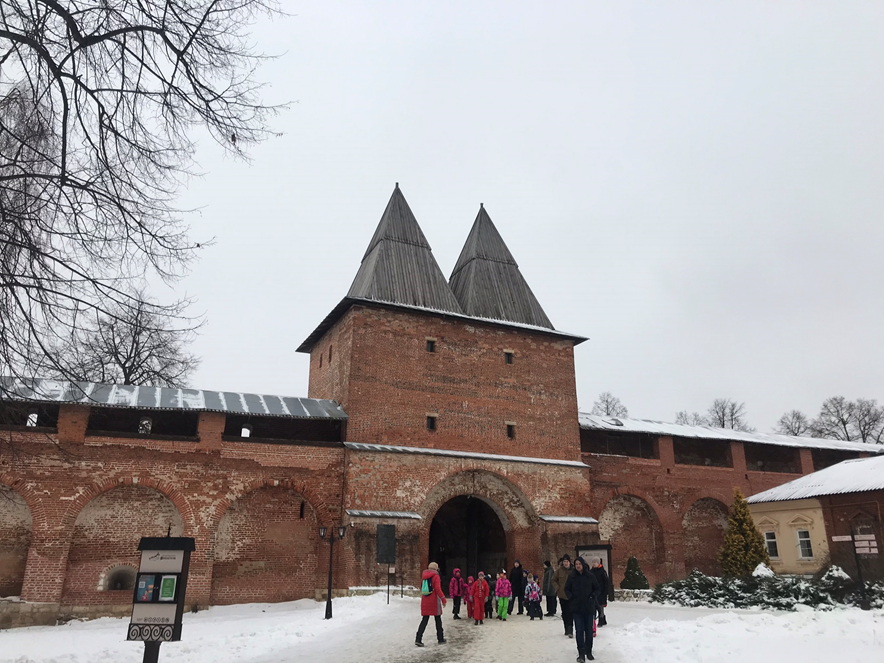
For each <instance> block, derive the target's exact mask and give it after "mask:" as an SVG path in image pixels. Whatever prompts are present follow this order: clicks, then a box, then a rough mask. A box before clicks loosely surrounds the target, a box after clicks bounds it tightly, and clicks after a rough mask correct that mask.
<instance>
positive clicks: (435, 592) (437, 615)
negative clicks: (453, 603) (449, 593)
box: [414, 562, 447, 647]
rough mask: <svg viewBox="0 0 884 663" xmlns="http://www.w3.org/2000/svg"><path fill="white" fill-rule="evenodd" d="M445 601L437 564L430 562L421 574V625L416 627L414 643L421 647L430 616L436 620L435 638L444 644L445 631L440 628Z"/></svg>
mask: <svg viewBox="0 0 884 663" xmlns="http://www.w3.org/2000/svg"><path fill="white" fill-rule="evenodd" d="M446 603H447V601H446V600H445V594H443V593H442V580H441V579H440V578H439V565H438V564H436V562H430V564H429V566H427V570H426V571H424V572H423V574H422V575H421V625H420V626H418V628H417V636H416V637H415V639H414V644H416V645H417V646H418V647H423V646H424V643H423V639H424V631H425V630H426V628H427V622H429V621H430V617H433V619H434V620H435V621H436V639H437V640H438V641H439V644H440V645H442V644H445V633H444V632H443V630H442V608H444V607H445V604H446Z"/></svg>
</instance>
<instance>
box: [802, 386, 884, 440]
mask: <svg viewBox="0 0 884 663" xmlns="http://www.w3.org/2000/svg"><path fill="white" fill-rule="evenodd" d="M810 433H811V435H812V436H813V437H827V438H830V439H833V440H858V441H861V442H869V443H876V444H882V443H884V406H880V405H878V401H876V400H874V399H864V398H859V399H857V400H856V401H849V400H847V399H846V398H844V397H843V396H833V397H832V398H827V399H826V400H825V401H823V405H822V407H821V408H820V414H819V416H818V417H817V418H816V419H814V420H813V422H812V423H811V426H810Z"/></svg>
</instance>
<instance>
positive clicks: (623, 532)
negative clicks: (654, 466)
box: [598, 494, 665, 587]
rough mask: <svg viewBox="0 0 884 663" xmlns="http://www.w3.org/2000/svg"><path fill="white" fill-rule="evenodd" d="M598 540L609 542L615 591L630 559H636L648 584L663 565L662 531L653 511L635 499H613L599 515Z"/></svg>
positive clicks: (655, 579) (646, 504) (637, 498)
mask: <svg viewBox="0 0 884 663" xmlns="http://www.w3.org/2000/svg"><path fill="white" fill-rule="evenodd" d="M598 520H599V538H600V539H601V540H602V541H610V543H611V545H612V548H611V561H612V567H613V569H612V570H613V573H612V576H613V581H614V583H615V585H616V586H618V587H619V585H620V581H621V580H623V573H624V571H625V570H626V561H627V560H628V559H629V558H630V557H633V556H634V557H635V558H636V559H638V562H639V565H640V566H641V568H642V570H643V571H644V573H645V575H646V576H647V578H648V580H649V581H650V583H651V584H652V585H653V584H654V583H655V582H657V579H658V577H659V576H660V571H661V567H662V565H663V563H664V559H665V554H664V547H663V546H664V541H663V527H662V526H661V524H660V518H659V517H658V516H657V513H656V511H654V508H653V507H652V506H651V505H650V504H648V503H647V502H646V501H645V500H643V499H641V498H640V497H636V496H635V495H628V494H621V495H615V496H614V497H612V498H611V499H610V500H608V503H607V504H605V508H604V509H602V512H601V514H599V519H598Z"/></svg>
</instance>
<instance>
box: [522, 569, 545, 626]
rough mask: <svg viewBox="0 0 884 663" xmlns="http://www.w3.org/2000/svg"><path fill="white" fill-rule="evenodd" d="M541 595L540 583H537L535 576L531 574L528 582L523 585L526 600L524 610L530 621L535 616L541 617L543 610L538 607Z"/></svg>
mask: <svg viewBox="0 0 884 663" xmlns="http://www.w3.org/2000/svg"><path fill="white" fill-rule="evenodd" d="M542 596H543V593H542V590H541V589H540V585H538V584H537V576H536V575H534V576H531V579H530V580H529V581H528V584H527V585H525V601H526V602H527V606H526V610H527V612H528V616H529V617H530V618H531V621H532V622H533V621H534V618H535V617H539V618H540V619H543V610H541V608H540V599H541V597H542Z"/></svg>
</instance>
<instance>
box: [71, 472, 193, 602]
mask: <svg viewBox="0 0 884 663" xmlns="http://www.w3.org/2000/svg"><path fill="white" fill-rule="evenodd" d="M169 525H171V526H172V536H181V535H182V532H183V530H184V526H183V523H182V520H181V514H180V513H178V509H177V508H176V507H175V505H174V504H173V503H172V502H171V501H170V500H169V498H167V497H166V496H165V495H163V494H162V493H161V492H159V491H157V490H154V489H152V488H144V487H141V486H120V487H119V488H114V489H113V490H110V491H108V492H106V493H103V494H101V495H99V496H98V497H96V498H95V499H93V500H91V501H90V502H89V503H88V504H87V505H86V506H85V508H84V509H83V510H82V511H80V513H79V514H78V515H77V520H76V524H75V525H74V532H73V537H72V538H71V544H70V552H69V553H68V564H67V571H66V573H65V583H64V590H63V593H62V598H61V602H62V606H63V607H64V606H87V605H96V604H119V603H131V602H132V591H131V590H130V591H128V592H125V591H106V590H107V587H106V586H104V587H99V581H100V580H101V579H102V577H103V575H104V573H105V571H106V570H107V569H110V568H111V567H114V566H119V565H129V566H132V567H134V568H138V564H139V562H140V561H141V554H140V553H139V552H138V542H139V541H140V540H141V537H142V536H165V535H166V533H167V532H168V528H169Z"/></svg>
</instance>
